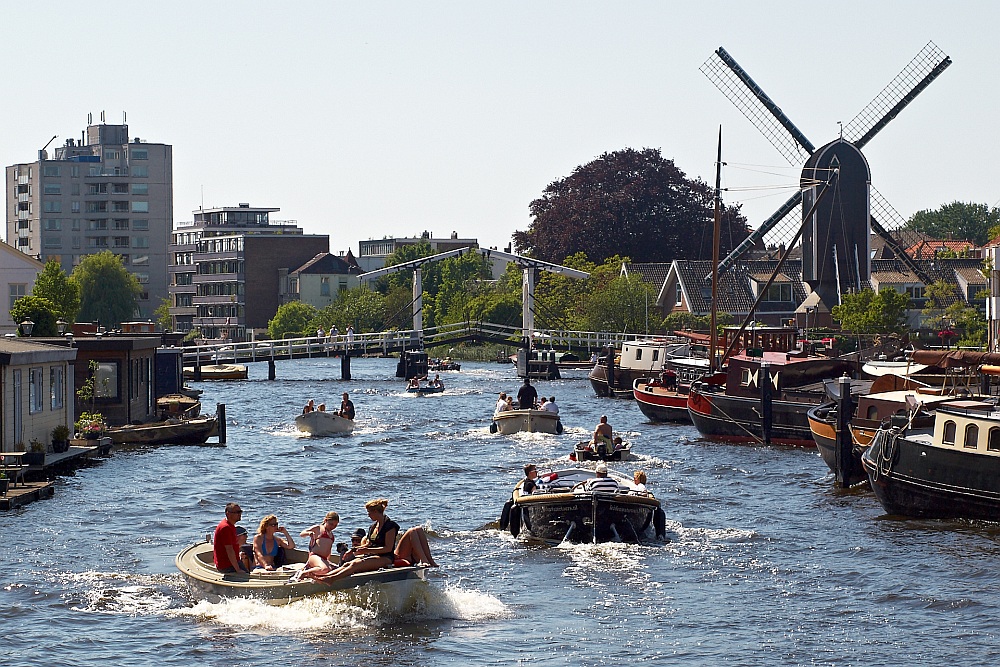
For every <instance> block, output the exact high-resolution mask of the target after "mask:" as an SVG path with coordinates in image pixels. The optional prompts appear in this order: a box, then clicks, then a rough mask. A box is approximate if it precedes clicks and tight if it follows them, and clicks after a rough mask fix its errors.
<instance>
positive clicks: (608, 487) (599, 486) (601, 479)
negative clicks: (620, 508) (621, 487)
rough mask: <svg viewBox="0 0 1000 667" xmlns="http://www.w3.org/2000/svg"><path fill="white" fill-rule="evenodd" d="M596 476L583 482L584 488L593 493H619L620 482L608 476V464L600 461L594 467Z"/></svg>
mask: <svg viewBox="0 0 1000 667" xmlns="http://www.w3.org/2000/svg"><path fill="white" fill-rule="evenodd" d="M594 474H595V475H596V476H595V477H591V478H590V479H588V480H585V481H584V482H583V490H584V491H589V492H591V493H617V492H618V482H616V481H615V480H614V479H612V478H611V477H608V466H606V465H605V464H603V463H598V464H597V467H596V468H595V469H594Z"/></svg>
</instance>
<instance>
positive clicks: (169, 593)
mask: <svg viewBox="0 0 1000 667" xmlns="http://www.w3.org/2000/svg"><path fill="white" fill-rule="evenodd" d="M71 576H72V578H73V580H74V581H75V582H76V583H77V584H78V586H75V588H76V590H77V592H78V594H79V596H80V597H79V599H77V600H76V601H75V602H74V604H73V605H72V608H73V610H74V611H81V612H87V613H96V614H122V615H128V616H143V615H148V614H158V613H163V612H165V611H167V610H168V609H169V608H170V607H172V606H174V605H175V604H176V603H177V597H176V592H175V590H173V589H174V587H175V586H176V585H177V583H178V580H177V578H176V577H171V576H167V575H127V576H126V575H121V574H115V573H110V572H95V571H87V572H80V573H78V574H74V575H71Z"/></svg>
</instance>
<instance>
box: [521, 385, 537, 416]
mask: <svg viewBox="0 0 1000 667" xmlns="http://www.w3.org/2000/svg"><path fill="white" fill-rule="evenodd" d="M537 401H538V392H537V391H535V388H534V387H532V386H531V380H530V379H529V378H524V384H522V385H521V388H520V389H519V390H518V392H517V402H518V404H519V405H520V406H521V409H522V410H534V409H535V403H536V402H537Z"/></svg>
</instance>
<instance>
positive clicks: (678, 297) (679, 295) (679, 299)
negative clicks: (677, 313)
mask: <svg viewBox="0 0 1000 667" xmlns="http://www.w3.org/2000/svg"><path fill="white" fill-rule="evenodd" d="M683 303H684V291H683V290H682V289H681V284H680V282H678V283H677V286H676V288H675V292H674V305H675V306H680V305H683Z"/></svg>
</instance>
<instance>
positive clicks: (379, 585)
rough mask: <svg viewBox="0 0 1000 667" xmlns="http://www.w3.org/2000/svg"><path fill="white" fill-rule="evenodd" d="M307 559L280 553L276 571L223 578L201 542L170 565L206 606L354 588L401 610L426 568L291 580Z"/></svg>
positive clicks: (209, 548)
mask: <svg viewBox="0 0 1000 667" xmlns="http://www.w3.org/2000/svg"><path fill="white" fill-rule="evenodd" d="M308 556H309V553H308V552H306V551H302V550H300V549H285V561H286V564H285V565H283V566H282V567H280V568H278V569H277V570H274V571H264V570H255V571H253V572H251V573H249V574H248V573H246V572H233V573H228V574H223V573H222V572H219V571H218V570H217V569H215V561H214V555H213V546H212V544H211V543H210V542H208V541H205V542H200V543H198V544H195V545H192V546H189V547H187V548H185V549H184V550H183V551H181V552H180V553H179V554H177V558H176V559H175V560H174V562H175V564H176V565H177V569H178V570H180V572H181V574H182V575H183V576H184V581H185V583H187V586H188V589H189V590H190V591H191V593H192V595H193V596H194V597H195V598H197V599H203V600H208V601H210V602H218V601H219V600H220V599H224V598H252V599H255V600H260V601H262V602H266V603H268V604H274V605H282V604H288V603H289V602H294V601H296V600H301V599H302V598H305V597H310V596H314V595H324V594H327V593H331V592H336V591H354V590H358V591H361V592H364V593H365V594H367V593H369V592H375V593H376V594H377V595H378V599H379V601H380V602H386V603H389V604H394V606H398V607H404V606H405V604H406V602H407V601H408V600H409V599H410V598H411V596H412V595H413V593H414V591H415V589H416V586H417V585H419V583H420V582H421V581H424V580H425V578H426V571H427V567H426V566H423V565H419V566H413V565H404V566H399V567H390V568H383V569H381V570H376V571H374V572H361V573H358V574H352V575H351V576H349V577H345V578H343V579H338V580H336V581H332V582H330V583H329V584H326V583H322V582H318V581H314V580H311V579H301V580H298V581H291V580H290V579H291V578H292V575H294V574H295V573H296V572H297V571H298V570H299V569H301V568H302V566H303V565H304V564H305V562H306V559H307V558H308ZM405 562H406V561H400V563H405Z"/></svg>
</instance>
